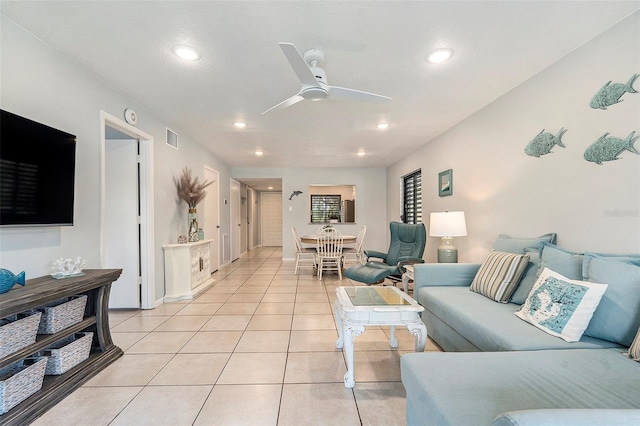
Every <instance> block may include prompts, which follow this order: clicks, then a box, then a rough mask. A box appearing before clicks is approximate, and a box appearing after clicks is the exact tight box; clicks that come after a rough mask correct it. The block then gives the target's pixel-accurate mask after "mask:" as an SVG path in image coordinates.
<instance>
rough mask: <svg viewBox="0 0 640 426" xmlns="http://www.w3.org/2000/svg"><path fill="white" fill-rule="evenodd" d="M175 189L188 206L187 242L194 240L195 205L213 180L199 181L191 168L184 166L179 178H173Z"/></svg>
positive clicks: (196, 229)
mask: <svg viewBox="0 0 640 426" xmlns="http://www.w3.org/2000/svg"><path fill="white" fill-rule="evenodd" d="M174 181H175V184H176V189H177V192H178V198H180V199H181V200H183V201H185V202H186V203H187V205H188V206H189V216H188V230H189V242H196V241H198V240H199V237H198V229H199V228H198V211H197V210H196V206H197V205H198V203H199V202H200V201H202V200H204V197H205V195H207V191H205V190H204V189H205V188H206V187H207V186H209V185H211V184H212V183H213V182H206V181H205V182H204V183H200V182H199V180H198V178H197V177H196V178H194V177H193V176H192V175H191V169H189V168H188V167H185V168H184V170H183V171H182V176H180V178H174Z"/></svg>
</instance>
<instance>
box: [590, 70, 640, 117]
mask: <svg viewBox="0 0 640 426" xmlns="http://www.w3.org/2000/svg"><path fill="white" fill-rule="evenodd" d="M639 76H640V74H634V75H632V76H631V78H630V79H629V81H628V82H627V84H623V83H613V84H611V80H609V81H608V82H607V84H605V85H604V86H602V89H600V90H598V93H596V94H595V95H594V96H593V98H591V103H590V104H589V105H591V108H593V109H607V107H608V106H611V105H615V104H618V103H620V102H622V101H623V99H620V98H621V97H622V95H624V94H625V93H638V91H637V90H635V89H634V88H633V83H634V82H635V81H636V79H637V78H638V77H639Z"/></svg>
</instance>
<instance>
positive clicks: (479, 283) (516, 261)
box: [470, 251, 529, 303]
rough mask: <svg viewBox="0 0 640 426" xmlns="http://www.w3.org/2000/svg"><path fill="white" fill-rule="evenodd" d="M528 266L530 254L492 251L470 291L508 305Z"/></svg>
mask: <svg viewBox="0 0 640 426" xmlns="http://www.w3.org/2000/svg"><path fill="white" fill-rule="evenodd" d="M528 264H529V255H528V254H514V253H505V252H502V251H492V252H491V253H489V256H487V259H486V260H485V261H484V263H483V264H482V266H481V267H480V269H479V270H478V273H477V274H476V276H475V278H474V279H473V282H472V283H471V287H470V290H471V291H474V292H476V293H480V294H482V295H483V296H486V297H488V298H489V299H492V300H495V301H496V302H500V303H507V302H508V301H509V298H510V297H511V295H512V294H513V292H514V291H515V289H516V287H517V286H518V283H520V278H522V274H523V273H524V271H525V269H527V266H528Z"/></svg>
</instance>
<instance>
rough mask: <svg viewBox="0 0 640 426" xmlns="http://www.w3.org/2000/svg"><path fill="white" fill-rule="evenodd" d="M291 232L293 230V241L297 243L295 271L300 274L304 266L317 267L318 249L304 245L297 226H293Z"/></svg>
mask: <svg viewBox="0 0 640 426" xmlns="http://www.w3.org/2000/svg"><path fill="white" fill-rule="evenodd" d="M291 232H293V241H294V242H295V244H296V269H295V271H294V272H293V273H294V274H296V275H298V271H299V270H300V268H301V267H302V266H313V268H314V269H315V268H316V267H317V263H316V249H315V248H311V247H303V246H302V241H301V240H300V236H299V235H298V231H297V230H296V227H295V226H292V227H291ZM307 262H308V264H307Z"/></svg>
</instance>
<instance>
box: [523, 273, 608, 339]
mask: <svg viewBox="0 0 640 426" xmlns="http://www.w3.org/2000/svg"><path fill="white" fill-rule="evenodd" d="M606 289H607V284H596V283H589V282H586V281H577V280H569V279H567V278H566V277H564V276H562V275H560V274H558V273H556V272H554V271H552V270H550V269H548V268H545V269H544V271H542V273H541V274H540V277H539V278H538V281H536V284H535V285H534V286H533V289H531V294H529V297H528V298H527V300H526V301H525V302H524V304H523V305H522V307H521V308H520V310H518V311H517V312H516V313H515V314H516V316H517V317H518V318H521V319H523V320H525V321H527V322H529V323H531V324H533V325H534V326H536V327H538V328H539V329H540V330H542V331H544V332H546V333H549V334H551V335H552V336H557V337H560V338H562V339H564V340H566V341H567V342H577V341H578V340H580V338H581V337H582V334H583V333H584V331H585V330H586V328H587V326H588V325H589V321H591V317H592V316H593V313H594V312H595V310H596V308H597V307H598V304H599V303H600V299H601V298H602V295H603V294H604V292H605V290H606Z"/></svg>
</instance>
